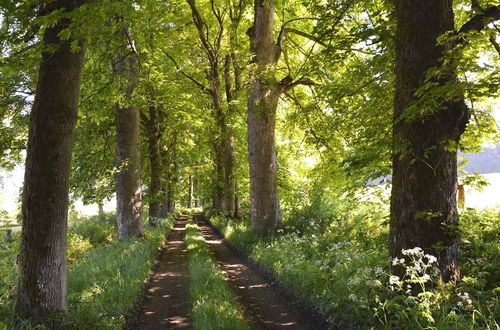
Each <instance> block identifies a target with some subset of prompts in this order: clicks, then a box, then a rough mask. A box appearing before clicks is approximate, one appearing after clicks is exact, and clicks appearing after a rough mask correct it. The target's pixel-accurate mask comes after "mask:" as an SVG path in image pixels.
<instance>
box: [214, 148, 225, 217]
mask: <svg viewBox="0 0 500 330" xmlns="http://www.w3.org/2000/svg"><path fill="white" fill-rule="evenodd" d="M215 144H216V145H215V146H214V149H215V150H214V151H215V157H214V170H215V180H214V183H213V185H214V186H213V199H212V207H213V208H214V209H215V210H216V211H217V212H220V213H223V212H224V165H223V157H222V150H221V149H222V146H221V144H220V141H219V140H218V139H217V140H216V141H215Z"/></svg>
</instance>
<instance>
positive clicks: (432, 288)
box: [210, 206, 500, 329]
mask: <svg viewBox="0 0 500 330" xmlns="http://www.w3.org/2000/svg"><path fill="white" fill-rule="evenodd" d="M308 212H310V213H308ZM385 214H386V212H384V209H383V208H382V209H380V211H378V210H377V209H376V208H373V207H370V208H368V207H363V206H360V207H358V209H357V210H356V208H355V206H352V209H351V210H349V209H347V212H346V211H345V209H344V210H343V211H342V212H337V213H335V212H331V213H330V214H328V213H327V212H322V214H320V215H318V214H317V212H316V213H314V212H311V211H306V212H303V213H302V214H299V213H298V214H297V215H296V216H295V218H291V219H285V222H284V227H283V229H281V230H279V232H278V233H277V234H276V235H275V236H274V237H266V238H264V239H255V238H254V237H253V236H252V233H251V223H250V221H249V220H248V219H239V220H234V219H227V218H224V217H222V216H213V217H211V218H210V220H211V222H212V223H213V224H215V225H216V226H217V227H218V228H219V229H220V230H221V231H222V232H223V233H224V234H225V235H226V238H227V239H229V241H230V242H231V243H233V244H234V245H237V246H239V247H241V248H242V249H244V250H246V251H248V253H249V255H250V256H251V257H252V258H253V259H255V260H256V261H258V262H259V263H260V264H261V265H262V266H263V267H264V268H266V269H267V270H269V271H271V272H274V273H275V274H276V275H277V276H278V278H279V279H280V280H281V281H282V283H284V284H285V285H286V286H288V287H289V288H291V289H292V290H293V291H294V292H295V293H296V294H297V295H299V296H301V297H304V298H306V299H307V300H309V301H311V302H312V303H313V304H315V305H316V306H317V307H318V308H319V309H320V310H321V311H323V312H324V313H325V314H327V315H328V317H329V319H330V321H331V322H332V323H333V324H336V325H337V326H340V327H347V328H385V329H422V328H429V329H498V326H499V325H498V319H500V303H499V299H498V298H499V295H498V293H499V289H498V288H499V285H500V277H499V275H498V274H499V260H500V248H499V247H500V244H499V239H500V226H499V221H500V209H496V210H495V209H490V210H484V211H475V210H469V211H468V212H464V213H462V215H461V221H460V228H461V231H462V242H461V246H462V254H461V260H460V262H461V269H462V275H463V281H462V282H461V283H460V284H459V285H457V286H455V287H453V286H444V285H440V284H439V283H436V282H434V283H432V282H427V284H426V292H427V293H426V295H420V296H418V295H417V294H416V293H413V292H412V291H411V290H409V291H408V290H407V288H406V285H407V284H408V283H409V282H408V281H405V282H404V281H400V283H404V285H405V288H404V289H405V290H406V291H404V290H403V291H397V290H392V289H391V286H390V283H389V282H390V280H391V276H390V275H391V274H390V273H389V267H388V265H389V259H388V258H389V257H388V255H389V254H388V249H387V241H388V224H387V221H386V218H385ZM418 280H419V281H420V280H425V277H424V275H422V276H421V277H420V278H419V279H418ZM469 302H470V303H469Z"/></svg>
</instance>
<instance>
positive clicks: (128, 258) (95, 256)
mask: <svg viewBox="0 0 500 330" xmlns="http://www.w3.org/2000/svg"><path fill="white" fill-rule="evenodd" d="M111 218H112V216H111ZM171 225H172V218H170V219H169V220H168V221H166V222H163V224H162V225H161V226H159V227H157V228H151V227H149V226H146V237H145V238H144V239H139V238H134V239H129V240H126V241H117V239H116V235H114V234H110V233H111V231H114V229H113V226H112V225H111V224H110V225H109V226H110V227H111V228H108V227H107V226H106V222H102V221H101V222H97V221H95V219H90V220H89V219H87V221H80V222H79V223H78V225H75V226H74V227H72V228H71V229H70V232H69V234H68V236H69V244H68V256H69V257H70V259H69V261H70V266H69V269H68V309H69V311H68V315H67V317H66V318H65V320H64V321H63V322H62V325H61V328H63V329H119V328H121V327H123V325H124V324H125V317H126V315H127V313H128V312H129V311H130V310H131V308H132V307H133V305H134V304H135V303H136V301H137V299H138V297H139V295H140V294H141V291H142V287H143V285H144V281H145V280H146V279H147V278H148V275H149V272H150V269H151V266H152V263H153V261H154V259H155V256H156V254H157V252H158V249H159V247H160V246H161V245H162V243H163V242H164V240H165V235H166V232H167V231H168V230H169V228H170V227H171ZM89 228H92V229H89ZM96 228H101V229H102V230H97V229H96ZM108 237H109V239H108ZM18 238H19V237H18V236H16V242H12V243H11V244H10V245H9V250H6V249H0V274H1V276H0V281H1V282H0V283H1V286H0V329H2V327H4V328H9V329H10V328H13V327H14V317H15V315H14V311H13V307H14V306H13V305H14V304H13V303H14V301H15V285H16V282H17V266H16V265H15V260H14V259H15V255H16V254H17V253H18V250H19V244H18V242H17V241H18ZM2 322H3V323H2ZM22 328H25V329H35V328H37V327H32V326H30V325H29V323H28V322H25V324H24V325H23V326H22ZM38 328H41V327H38Z"/></svg>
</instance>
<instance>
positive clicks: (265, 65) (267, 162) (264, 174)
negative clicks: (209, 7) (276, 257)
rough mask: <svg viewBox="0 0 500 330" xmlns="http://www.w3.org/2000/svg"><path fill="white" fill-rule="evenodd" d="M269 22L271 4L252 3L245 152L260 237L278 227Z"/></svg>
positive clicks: (275, 97) (277, 90)
mask: <svg viewBox="0 0 500 330" xmlns="http://www.w3.org/2000/svg"><path fill="white" fill-rule="evenodd" d="M273 21H274V1H272V0H271V1H267V0H255V21H254V25H253V27H252V28H251V29H250V30H249V36H250V44H251V47H252V49H253V51H254V55H255V57H254V60H255V62H256V63H257V72H256V79H255V81H254V82H253V84H252V91H251V93H250V96H249V98H248V152H249V161H250V202H251V217H252V227H253V229H254V230H255V231H256V232H257V233H259V234H262V235H264V234H267V233H270V232H273V231H275V230H276V228H277V227H278V226H279V225H280V224H281V216H280V206H279V199H278V186H277V164H276V147H275V136H274V131H275V126H276V108H277V106H278V101H279V96H280V94H281V93H282V91H283V90H282V88H281V86H280V84H279V83H278V82H277V81H276V77H275V70H276V68H275V66H276V62H277V60H278V58H279V54H280V49H279V48H278V46H277V45H276V43H275V42H274V34H273Z"/></svg>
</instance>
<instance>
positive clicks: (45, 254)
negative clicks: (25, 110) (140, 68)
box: [16, 0, 85, 322]
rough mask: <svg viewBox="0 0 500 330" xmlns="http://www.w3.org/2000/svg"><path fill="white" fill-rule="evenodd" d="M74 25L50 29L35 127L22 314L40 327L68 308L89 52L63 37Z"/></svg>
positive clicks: (53, 8)
mask: <svg viewBox="0 0 500 330" xmlns="http://www.w3.org/2000/svg"><path fill="white" fill-rule="evenodd" d="M84 2H85V1H69V0H57V1H54V2H51V3H49V4H45V8H44V10H45V11H46V13H48V14H51V13H52V14H54V13H57V12H60V13H65V14H67V13H71V12H72V11H74V10H75V9H76V8H78V7H79V6H80V5H82V4H83V3H84ZM71 24H74V22H72V20H71V19H70V18H68V16H67V15H61V16H58V20H57V23H55V24H53V25H51V26H49V27H47V28H46V29H45V32H44V34H43V41H42V42H43V45H44V46H46V47H44V48H43V53H42V59H41V62H40V70H39V76H38V83H37V89H36V94H35V101H34V103H33V107H32V111H31V116H30V124H29V137H28V149H27V156H26V170H25V181H24V192H23V206H22V218H23V231H22V240H21V253H20V256H19V285H18V292H17V302H16V310H17V312H18V313H19V315H21V316H22V317H25V318H31V319H33V320H35V321H37V322H39V321H41V322H43V321H47V320H49V319H51V318H53V317H54V316H56V314H58V313H60V312H65V311H66V309H67V304H66V230H67V215H68V189H69V183H68V181H69V168H70V162H71V150H72V143H73V133H74V127H75V123H76V119H77V105H78V96H79V89H80V77H81V71H82V66H83V56H84V52H85V50H84V43H83V41H82V40H79V39H75V38H74V37H71V38H65V39H63V38H62V37H61V36H62V35H63V33H64V32H67V31H69V30H68V29H69V27H70V25H71ZM50 50H52V51H50Z"/></svg>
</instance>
